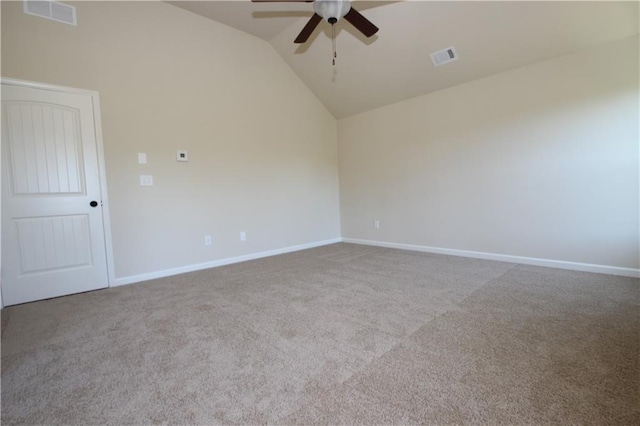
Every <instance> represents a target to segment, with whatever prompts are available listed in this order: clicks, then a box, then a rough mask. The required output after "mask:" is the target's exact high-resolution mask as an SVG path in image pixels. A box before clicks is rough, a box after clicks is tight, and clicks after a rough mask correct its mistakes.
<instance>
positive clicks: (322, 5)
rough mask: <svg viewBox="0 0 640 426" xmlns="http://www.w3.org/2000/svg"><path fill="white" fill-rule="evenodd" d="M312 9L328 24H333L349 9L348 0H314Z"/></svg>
mask: <svg viewBox="0 0 640 426" xmlns="http://www.w3.org/2000/svg"><path fill="white" fill-rule="evenodd" d="M313 9H314V11H315V12H316V13H317V14H318V15H320V16H322V17H323V18H324V19H325V20H326V21H327V22H329V23H330V24H335V23H336V22H338V21H339V20H340V19H341V18H342V17H344V15H346V14H347V13H348V12H349V9H351V2H350V1H349V0H316V1H315V2H313Z"/></svg>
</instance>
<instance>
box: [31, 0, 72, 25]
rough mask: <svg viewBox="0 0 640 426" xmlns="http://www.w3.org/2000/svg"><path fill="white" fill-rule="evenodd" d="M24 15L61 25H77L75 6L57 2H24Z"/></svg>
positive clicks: (32, 0) (34, 0) (35, 0)
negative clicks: (60, 23)
mask: <svg viewBox="0 0 640 426" xmlns="http://www.w3.org/2000/svg"><path fill="white" fill-rule="evenodd" d="M24 13H26V14H28V15H35V16H39V17H41V18H46V19H50V20H52V21H56V22H62V23H63V24H69V25H78V20H77V17H76V8H75V6H69V5H68V4H64V3H60V2H57V1H37V0H24Z"/></svg>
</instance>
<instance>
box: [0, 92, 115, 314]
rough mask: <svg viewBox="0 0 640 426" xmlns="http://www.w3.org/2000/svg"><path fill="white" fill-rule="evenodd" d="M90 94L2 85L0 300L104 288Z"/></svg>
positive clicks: (104, 259)
mask: <svg viewBox="0 0 640 426" xmlns="http://www.w3.org/2000/svg"><path fill="white" fill-rule="evenodd" d="M103 226H104V224H103V212H102V199H101V195H100V173H99V169H98V151H97V139H96V125H95V122H94V111H93V102H92V97H91V95H89V94H76V93H66V92H58V91H52V90H44V89H36V88H31V87H22V86H15V85H11V84H5V83H3V84H2V299H3V302H4V304H5V305H14V304H17V303H24V302H30V301H33V300H39V299H46V298H50V297H57V296H62V295H66V294H71V293H79V292H83V291H88V290H95V289H98V288H104V287H107V285H108V274H107V257H106V248H105V236H104V227H103Z"/></svg>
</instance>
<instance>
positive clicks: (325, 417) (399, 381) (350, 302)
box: [1, 243, 640, 425]
mask: <svg viewBox="0 0 640 426" xmlns="http://www.w3.org/2000/svg"><path fill="white" fill-rule="evenodd" d="M639 302H640V282H639V280H638V279H633V278H623V277H615V276H609V275H601V274H590V273H582V272H572V271H564V270H558V269H547V268H540V267H532V266H523V265H515V264H508V263H500V262H492V261H484V260H476V259H465V258H458V257H449V256H442V255H433V254H425V253H415V252H410V251H400V250H392V249H384V248H374V247H366V246H358V245H352V244H344V243H342V244H335V245H331V246H325V247H320V248H316V249H311V250H306V251H302V252H297V253H291V254H285V255H281V256H275V257H271V258H265V259H261V260H256V261H251V262H245V263H242V264H236V265H230V266H225V267H220V268H215V269H210V270H205V271H199V272H194V273H189V274H184V275H180V276H175V277H169V278H164V279H158V280H153V281H148V282H145V283H139V284H134V285H130V286H125V287H118V288H113V289H108V290H101V291H95V292H90V293H84V294H78V295H73V296H68V297H63V298H58V299H52V300H47V301H42V302H35V303H30V304H25V305H21V306H16V307H9V308H6V309H3V310H2V382H1V391H2V423H3V424H82V425H87V424H113V425H123V424H194V423H195V424H219V423H237V424H258V423H270V424H318V423H319V424H340V423H344V424H415V423H422V424H425V423H431V424H470V423H488V424H550V423H553V424H602V425H604V424H607V425H608V424H620V425H623V424H635V425H637V424H640V400H639V398H640V389H639V384H640V316H639V312H640V311H639Z"/></svg>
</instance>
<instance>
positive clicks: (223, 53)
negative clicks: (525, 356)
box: [2, 2, 340, 277]
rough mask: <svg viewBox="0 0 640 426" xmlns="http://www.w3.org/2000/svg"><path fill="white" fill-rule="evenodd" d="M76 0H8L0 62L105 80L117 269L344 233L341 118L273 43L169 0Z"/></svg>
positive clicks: (86, 83)
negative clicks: (56, 15)
mask: <svg viewBox="0 0 640 426" xmlns="http://www.w3.org/2000/svg"><path fill="white" fill-rule="evenodd" d="M75 4H76V6H77V7H78V22H79V25H78V27H77V28H76V27H71V26H67V25H63V24H59V23H55V22H51V21H47V20H44V19H40V18H37V17H33V16H28V15H25V14H23V13H22V9H21V8H22V2H10V3H9V2H2V76H3V77H12V78H18V79H25V80H32V81H38V82H44V83H51V84H56V85H64V86H71V87H77V88H83V89H91V90H96V91H98V92H99V93H100V97H101V107H102V122H103V128H104V130H103V134H104V149H105V156H106V169H107V181H108V187H109V199H110V206H109V209H110V212H111V219H112V229H113V243H114V252H115V253H114V257H115V267H116V277H127V276H131V275H136V274H143V273H150V272H155V271H160V270H165V269H169V268H175V267H182V266H187V265H192V264H198V263H203V262H208V261H211V260H216V259H222V258H227V257H233V256H239V255H244V254H251V253H256V252H261V251H265V250H272V249H278V248H283V247H288V246H294V245H300V244H306V243H312V242H317V241H322V240H327V239H331V238H337V237H339V233H340V229H339V209H338V174H337V128H336V121H335V119H334V118H333V117H332V116H331V114H329V112H328V111H327V110H326V109H325V108H324V107H323V106H322V105H321V104H320V102H319V101H318V100H317V99H316V98H315V97H314V96H313V95H312V94H311V92H310V91H309V90H308V89H307V88H306V86H304V84H303V83H302V82H301V81H300V80H299V79H298V78H297V77H296V76H295V74H294V73H293V72H292V71H291V69H290V68H289V67H288V66H287V65H286V64H285V63H284V62H283V61H282V59H281V58H280V57H279V56H278V55H277V53H276V52H275V51H274V50H273V49H272V47H271V46H270V45H269V44H268V43H266V42H264V41H262V40H259V39H258V38H255V37H253V36H250V35H247V34H245V33H242V32H240V31H237V30H234V29H232V28H229V27H226V26H224V25H221V24H218V23H216V22H214V21H211V20H208V19H205V18H202V17H199V16H197V15H194V14H191V13H189V12H186V11H184V10H182V9H178V8H176V7H174V6H171V5H169V4H166V3H161V2H153V3H132V2H119V3H75ZM177 149H186V150H188V151H189V156H190V161H189V162H188V163H177V162H176V160H175V156H176V150H177ZM138 152H146V153H147V156H148V161H149V164H147V165H144V166H143V165H138V164H137V153H138ZM140 174H151V175H153V178H154V181H155V186H153V187H144V188H143V187H140V185H139V175H140ZM240 231H246V232H247V236H248V240H247V241H246V242H244V243H241V242H240V241H239V232H240ZM206 234H209V235H212V236H213V245H212V246H210V247H205V246H204V236H205V235H206Z"/></svg>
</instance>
